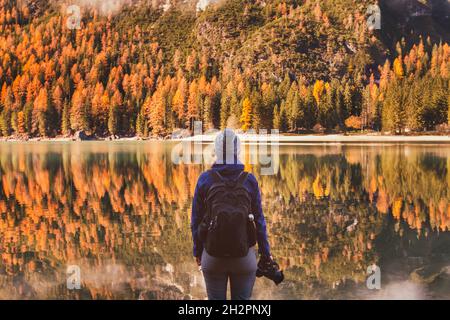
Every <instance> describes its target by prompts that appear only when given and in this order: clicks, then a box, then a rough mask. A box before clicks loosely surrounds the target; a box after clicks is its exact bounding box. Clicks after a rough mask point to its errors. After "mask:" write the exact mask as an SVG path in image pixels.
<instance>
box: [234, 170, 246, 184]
mask: <svg viewBox="0 0 450 320" xmlns="http://www.w3.org/2000/svg"><path fill="white" fill-rule="evenodd" d="M247 178H248V172H246V171H242V172H241V173H240V174H239V176H238V177H237V179H236V186H243V185H244V183H245V181H247Z"/></svg>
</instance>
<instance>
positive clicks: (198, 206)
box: [191, 129, 273, 300]
mask: <svg viewBox="0 0 450 320" xmlns="http://www.w3.org/2000/svg"><path fill="white" fill-rule="evenodd" d="M215 153H216V162H215V163H214V164H213V166H212V168H211V169H210V170H208V171H206V172H203V173H202V174H201V175H200V177H199V179H198V182H197V186H196V188H195V194H194V199H193V204H192V217H191V229H192V238H193V242H194V256H195V258H196V260H197V264H198V265H199V266H201V268H202V271H203V276H204V279H205V283H206V289H207V294H208V298H209V299H210V300H225V299H226V293H227V284H228V280H230V289H231V299H233V300H248V299H250V298H251V295H252V290H253V285H254V283H255V278H256V272H257V269H258V265H257V262H256V251H255V248H254V246H255V244H256V243H258V248H259V254H260V255H261V260H260V263H261V262H273V260H272V257H271V254H270V248H269V242H268V241H267V232H266V222H265V218H264V215H263V211H262V208H261V195H260V191H259V187H258V182H257V181H256V178H255V177H254V176H253V175H252V174H251V173H247V172H245V171H244V165H243V164H242V163H241V162H240V161H239V160H238V159H239V153H240V141H239V138H238V137H237V135H236V134H235V133H234V132H233V130H231V129H225V130H224V131H222V132H220V133H219V135H218V136H217V138H216V141H215Z"/></svg>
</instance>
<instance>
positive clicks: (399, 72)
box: [394, 57, 405, 79]
mask: <svg viewBox="0 0 450 320" xmlns="http://www.w3.org/2000/svg"><path fill="white" fill-rule="evenodd" d="M394 74H395V75H396V77H397V78H399V79H402V78H403V76H404V75H405V72H404V70H403V62H402V58H401V57H398V58H397V59H395V60H394Z"/></svg>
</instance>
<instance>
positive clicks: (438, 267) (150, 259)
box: [0, 142, 450, 299]
mask: <svg viewBox="0 0 450 320" xmlns="http://www.w3.org/2000/svg"><path fill="white" fill-rule="evenodd" d="M173 146H174V143H173V142H83V143H58V142H53V143H45V142H38V143H0V299H7V298H13V299H28V298H30V299H171V298H204V297H205V288H204V283H203V279H202V277H201V273H200V272H199V271H198V268H197V266H196V265H195V263H194V260H193V258H192V256H191V235H190V228H189V224H190V206H191V200H192V195H193V191H194V188H195V184H196V180H197V178H198V176H199V175H200V173H201V172H202V171H203V170H205V169H207V168H208V165H202V164H191V165H188V164H178V165H175V164H173V163H172V161H171V151H172V148H173ZM246 167H247V169H248V170H250V171H252V172H253V173H254V174H255V175H256V177H257V178H258V180H259V183H260V187H261V192H262V197H263V207H264V210H265V215H266V219H267V224H268V232H269V236H270V243H271V246H272V253H273V255H274V256H275V258H276V259H277V261H278V262H279V263H280V266H281V267H282V268H283V269H284V270H285V276H286V281H285V282H284V283H282V284H281V285H280V286H278V287H277V286H275V285H274V284H273V283H271V282H270V281H269V280H267V279H257V282H256V286H255V290H254V298H259V299H266V298H272V299H357V298H360V299H383V298H388V299H403V298H405V299H444V298H446V299H449V298H450V190H449V184H450V145H418V144H416V145H412V144H410V145H407V144H400V145H399V144H393V145H370V146H367V145H366V146H363V145H349V144H348V145H344V144H342V145H332V144H322V145H290V146H280V148H279V161H278V171H277V173H276V175H261V170H260V169H261V168H260V166H258V165H250V164H247V166H246ZM372 264H376V265H378V266H379V267H380V275H381V289H380V290H376V289H375V290H369V289H368V288H367V286H366V278H367V268H368V267H369V266H371V265H372ZM74 265H75V266H78V267H79V270H80V272H81V274H80V279H81V289H79V290H69V289H68V287H67V278H68V275H67V274H66V272H67V268H68V266H74ZM69 277H70V276H69ZM71 279H73V278H71Z"/></svg>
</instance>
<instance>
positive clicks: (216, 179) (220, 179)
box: [209, 170, 226, 183]
mask: <svg viewBox="0 0 450 320" xmlns="http://www.w3.org/2000/svg"><path fill="white" fill-rule="evenodd" d="M209 172H210V174H211V177H212V179H213V183H225V182H226V179H225V178H224V177H223V176H222V175H221V174H220V173H219V172H218V171H216V170H209Z"/></svg>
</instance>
